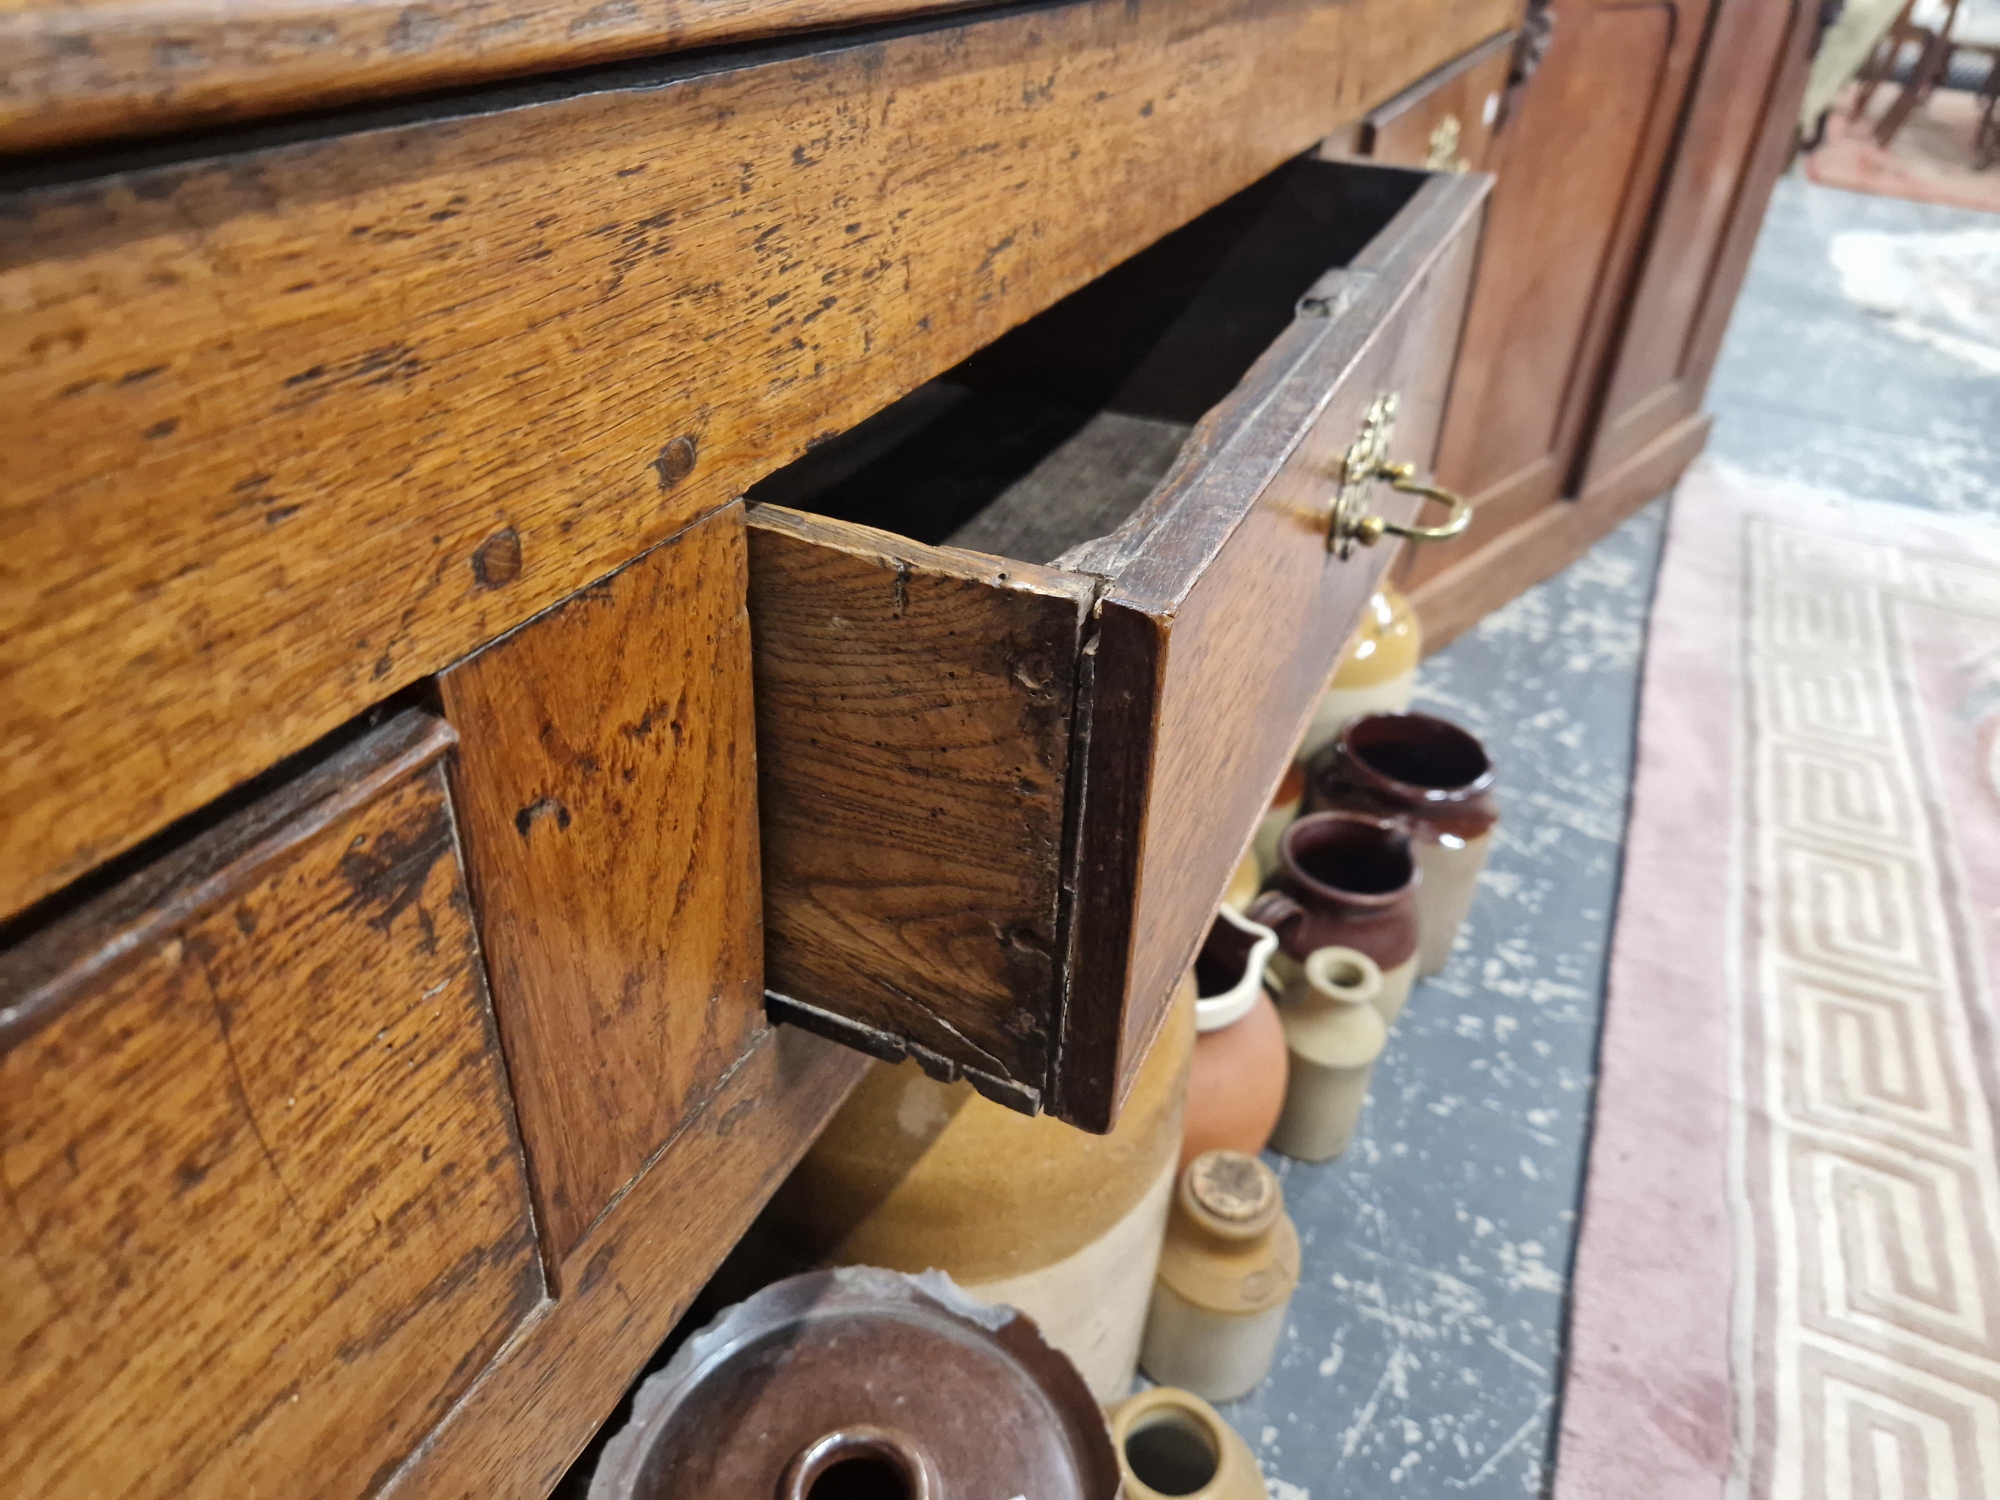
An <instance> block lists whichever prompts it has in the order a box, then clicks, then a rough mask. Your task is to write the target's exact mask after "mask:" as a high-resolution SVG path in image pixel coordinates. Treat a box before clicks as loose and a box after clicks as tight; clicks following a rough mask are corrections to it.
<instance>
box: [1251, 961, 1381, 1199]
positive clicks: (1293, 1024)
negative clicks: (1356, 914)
mask: <svg viewBox="0 0 2000 1500" xmlns="http://www.w3.org/2000/svg"><path fill="white" fill-rule="evenodd" d="M1381 995H1382V971H1381V970H1380V969H1379V968H1377V967H1376V966H1375V960H1374V959H1372V958H1370V957H1369V956H1368V955H1367V954H1365V953H1360V952H1357V951H1356V950H1354V949H1353V948H1322V949H1320V950H1319V951H1318V952H1317V953H1315V954H1313V955H1312V957H1310V958H1308V959H1307V960H1306V963H1305V973H1303V974H1301V975H1300V976H1299V979H1298V981H1297V983H1295V984H1293V985H1291V986H1290V987H1289V988H1288V989H1287V990H1286V991H1285V998H1284V1002H1283V1004H1282V1005H1280V1007H1279V1014H1280V1016H1281V1017H1282V1018H1283V1020H1284V1023H1285V1050H1286V1052H1287V1053H1288V1054H1289V1056H1288V1059H1287V1062H1288V1073H1287V1078H1288V1082H1287V1084H1286V1088H1285V1108H1284V1112H1283V1113H1282V1114H1280V1115H1279V1116H1278V1126H1277V1129H1276V1131H1274V1132H1273V1134H1272V1136H1271V1144H1272V1145H1273V1146H1274V1147H1276V1148H1277V1149H1278V1150H1280V1151H1282V1152H1284V1153H1285V1155H1287V1156H1292V1157H1297V1158H1298V1159H1299V1160H1300V1161H1330V1160H1332V1159H1333V1158H1334V1157H1336V1156H1338V1155H1340V1154H1341V1153H1342V1152H1343V1151H1345V1150H1346V1149H1347V1148H1348V1146H1349V1144H1350V1143H1352V1141H1353V1140H1354V1127H1355V1125H1356V1123H1357V1122H1359V1120H1360V1119H1361V1105H1362V1103H1363V1101H1364V1100H1366V1099H1367V1097H1368V1078H1369V1075H1370V1074H1371V1073H1372V1072H1373V1071H1374V1069H1375V1059H1377V1058H1378V1057H1380V1056H1381V1055H1382V1048H1383V1046H1384V1045H1385V1044H1386V1043H1387V1042H1388V1040H1389V1028H1388V1026H1387V1024H1386V1023H1385V1022H1384V1020H1383V1017H1382V1014H1381V1012H1380V1011H1378V1010H1377V1009H1376V1008H1375V1007H1376V1004H1377V1002H1378V1001H1379V1000H1380V999H1381Z"/></svg>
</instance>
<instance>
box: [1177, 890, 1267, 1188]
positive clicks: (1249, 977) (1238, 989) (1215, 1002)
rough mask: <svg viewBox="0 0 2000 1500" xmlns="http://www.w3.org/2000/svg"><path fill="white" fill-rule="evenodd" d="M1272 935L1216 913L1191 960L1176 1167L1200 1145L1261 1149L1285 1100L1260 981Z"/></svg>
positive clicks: (1200, 1149)
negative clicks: (1188, 1052) (1190, 1041)
mask: <svg viewBox="0 0 2000 1500" xmlns="http://www.w3.org/2000/svg"><path fill="white" fill-rule="evenodd" d="M1277 951H1278V935H1277V934H1276V933H1275V932H1273V931H1271V929H1270V928H1268V927H1260V926H1258V925H1257V924H1256V923H1255V922H1252V921H1249V920H1248V919H1246V918H1244V917H1240V916H1238V915H1237V914H1236V913H1235V912H1234V911H1231V910H1230V909H1229V908H1228V907H1226V906H1225V907H1223V908H1222V910H1221V911H1219V912H1217V913H1216V917H1215V921H1214V923H1213V924H1212V925H1211V926H1210V928H1209V930H1208V937H1207V939H1206V940H1205V941H1204V942H1203V943H1202V945H1201V952H1200V953H1199V954H1198V955H1197V956H1196V958H1195V961H1194V978H1195V993H1196V995H1197V996H1199V998H1198V999H1197V1000H1196V1001H1195V1008H1194V1014H1195V1031H1196V1036H1195V1042H1194V1060H1193V1061H1192V1063H1190V1064H1189V1067H1188V1091H1187V1111H1186V1115H1185V1117H1184V1120H1183V1123H1182V1126H1181V1154H1180V1160H1181V1164H1182V1165H1186V1164H1187V1163H1188V1162H1190V1161H1193V1160H1194V1159H1195V1158H1196V1157H1197V1156H1199V1155H1201V1154H1202V1152H1204V1151H1214V1150H1218V1149H1221V1148H1224V1147H1227V1148H1228V1149H1230V1150H1233V1151H1249V1152H1253V1153H1254V1152H1258V1151H1262V1150H1263V1149H1264V1147H1265V1146H1266V1144H1268V1143H1269V1141H1270V1139H1271V1127H1272V1126H1273V1125H1275V1124H1277V1123H1278V1111H1279V1110H1280V1109H1282V1108H1283V1107H1284V1103H1285V1030H1284V1027H1283V1026H1282V1025H1280V1024H1279V1021H1278V1008H1277V1007H1276V1006H1275V1005H1273V1004H1272V1003H1271V996H1270V994H1269V993H1268V992H1267V991H1266V989H1265V987H1264V973H1265V968H1266V966H1267V965H1268V964H1269V963H1270V961H1271V955H1272V954H1274V953H1276V952H1277Z"/></svg>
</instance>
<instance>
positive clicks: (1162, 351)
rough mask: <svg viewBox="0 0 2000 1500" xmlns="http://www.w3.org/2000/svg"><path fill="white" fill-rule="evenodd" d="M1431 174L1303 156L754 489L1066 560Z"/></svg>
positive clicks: (823, 511)
mask: <svg viewBox="0 0 2000 1500" xmlns="http://www.w3.org/2000/svg"><path fill="white" fill-rule="evenodd" d="M1426 180H1427V179H1426V177H1425V176H1424V174H1422V173H1418V172H1408V171H1398V170H1393V169H1383V168H1358V167H1355V166H1353V165H1351V164H1341V163H1332V162H1322V161H1313V160H1300V161H1294V162H1289V163H1287V164H1286V165H1285V166H1283V167H1281V168H1280V169H1279V170H1277V171H1276V172H1273V173H1271V174H1270V175H1269V176H1267V177H1265V178H1263V179H1261V180H1259V181H1258V182H1256V183H1253V184H1252V185H1251V186H1250V187H1248V188H1246V189H1244V190H1243V191H1242V192H1240V193H1238V194H1237V195H1236V196H1235V197H1233V198H1230V199H1228V200H1226V201H1225V202H1223V203H1221V204H1219V205H1218V206H1217V207H1215V208H1213V209H1211V210H1210V211H1209V212H1207V213H1205V214H1203V215H1202V216H1201V217H1200V218H1198V219H1195V220H1193V221H1192V222H1191V223H1189V224H1187V225H1185V226H1184V227H1182V228H1181V229H1179V230H1176V231H1175V232H1174V233H1172V234H1169V235H1168V236H1167V237H1166V238H1164V239H1162V240H1160V241H1158V242H1157V243H1155V244H1154V245H1152V246H1151V247H1150V248H1148V249H1146V250H1144V251H1142V252H1140V253H1139V254H1138V255H1136V256H1134V257H1133V258H1132V259H1130V260H1128V261H1126V262H1125V263H1124V264H1122V265H1120V266H1117V267H1115V268H1113V269H1112V270H1111V271H1109V272H1107V273H1106V274H1105V275H1103V276H1101V277H1099V278H1098V279H1097V280H1096V281H1093V282H1091V283H1090V284H1089V285H1087V286H1085V287H1083V288H1082V289H1081V290H1079V291H1077V292H1075V293H1073V294H1071V295H1070V296H1069V297H1066V298H1065V299H1063V300H1062V301H1061V302H1059V303H1057V304H1056V305H1055V306H1053V307H1051V308H1049V309H1048V310H1047V311H1046V312H1044V313H1042V314H1040V315H1039V316H1037V317H1035V318H1033V319H1030V320H1029V321H1028V322H1026V323H1024V324H1022V325H1021V326H1020V327H1018V328H1016V329H1015V330H1014V331H1013V332H1011V333H1009V334H1007V335H1006V336H1005V337H1003V338H1001V339H1000V340H999V341H998V342H996V343H993V344H990V345H988V346H987V347H986V348H985V349H983V350H981V351H980V352H979V353H977V354H975V355H973V356H972V357H971V358H970V359H967V360H965V361H964V362H963V363H962V364H960V365H958V366H957V367H956V368H954V369H952V370H950V371H948V372H946V373H945V374H944V375H942V376H940V377H939V378H937V379H936V380H933V381H930V382H928V383H927V384H925V385H923V386H920V387H919V388H918V389H917V390H915V391H913V392H911V393H910V394H909V395H908V396H906V397H904V398H903V399H902V400H900V401H898V402H896V403H894V404H893V405H891V406H889V407H887V408H886V409H885V410H883V411H881V412H879V413H878V414H877V415H875V416H874V417H872V418H871V419H869V420H868V421H866V422H863V423H862V424H861V425H860V426H858V427H855V428H852V429H850V430H849V431H847V432H845V433H843V434H841V435H840V436H839V437H837V438H834V439H832V440H831V441H828V442H825V443H823V444H821V445H820V446H818V447H816V448H814V449H813V450H812V451H811V452H810V453H808V454H806V455H805V456H804V457H803V458H801V459H799V460H798V461H797V462H795V463H793V464H791V465H790V466H788V467H786V468H784V469H781V470H779V471H778V472H776V473H774V474H772V475H771V476H770V477H769V478H767V479H765V480H764V481H762V482H761V483H760V484H758V485H757V486H756V487H755V488H753V489H752V490H751V491H750V495H749V498H750V499H751V500H753V501H757V502H761V503H768V504H774V505H782V506H785V507H787V508H788V509H792V510H799V511H808V512H811V513H813V514H815V515H820V516H825V517H828V518H830V519H834V520H840V521H849V522H853V523H855V524H858V525H864V526H871V527H875V528H878V529H880V530H883V531H890V532H895V533H897V534H898V535H900V536H904V537H908V538H910V539H911V540H913V541H918V542H925V543H930V544H936V545H944V546H951V547H964V548H969V549H971V550H973V551H977V552H985V553H990V554H993V555H995V556H1000V557H1010V558H1017V559H1020V560H1022V561H1025V562H1034V563H1053V562H1055V561H1056V560H1057V559H1058V558H1060V557H1061V556H1062V554H1064V553H1065V552H1067V551H1069V549H1070V548H1072V547H1074V546H1076V545H1077V544H1078V543H1081V542H1085V541H1089V540H1091V539H1093V538H1096V537H1100V536H1103V535H1105V534H1107V533H1109V532H1111V531H1114V530H1116V529H1117V527H1118V526H1119V525H1120V524H1121V523H1123V522H1124V521H1125V520H1126V518H1127V517H1129V516H1130V515H1131V514H1132V513H1133V511H1135V510H1136V509H1137V508H1138V507H1139V505H1140V503H1141V502H1142V501H1144V500H1145V499H1146V498H1147V497H1148V496H1149V495H1150V494H1152V492H1153V491H1154V489H1155V488H1156V487H1157V486H1158V485H1159V483H1160V481H1161V480H1163V479H1164V478H1165V477H1166V475H1167V473H1168V471H1169V470H1170V469H1171V468H1172V467H1173V464H1174V460H1175V459H1176V458H1177V457H1178V456H1179V454H1180V451H1181V448H1182V445H1183V444H1184V443H1185V441H1186V439H1187V437H1188V435H1189V433H1190V432H1192V431H1193V429H1194V426H1195V424H1196V423H1197V422H1198V421H1200V420H1201V418H1202V417H1203V416H1204V415H1205V414H1206V413H1208V412H1209V411H1210V410H1211V409H1212V408H1214V407H1215V406H1217V405H1218V404H1219V403H1220V402H1221V401H1222V400H1223V399H1224V398H1225V397H1226V396H1228V395H1229V393H1230V391H1231V390H1232V389H1233V388H1234V387H1235V386H1236V384H1237V382H1238V381H1240V380H1241V379H1242V377H1243V376H1244V374H1245V373H1246V372H1247V371H1248V370H1249V369H1250V367H1251V366H1252V365H1253V364H1255V363H1256V361H1257V359H1258V358H1259V357H1260V356H1261V355H1262V354H1263V353H1264V352H1265V351H1266V350H1267V349H1269V348H1270V347H1271V345H1272V344H1273V343H1275V342H1276V341H1277V339H1278V338H1279V336H1280V335H1281V334H1283V333H1284V331H1285V330H1286V328H1287V327H1289V326H1290V324H1291V322H1292V320H1293V318H1294V317H1295V316H1296V314H1297V312H1298V308H1299V305H1300V303H1301V301H1303V300H1304V299H1306V298H1307V297H1308V295H1309V294H1310V293H1311V292H1312V291H1313V288H1314V287H1315V286H1316V285H1317V284H1318V283H1319V282H1320V281H1321V280H1322V279H1323V278H1324V277H1325V276H1326V274H1327V273H1328V272H1329V271H1338V270H1340V269H1342V268H1345V267H1346V266H1347V265H1349V263H1350V262H1351V261H1352V260H1353V259H1354V258H1355V256H1356V255H1357V254H1359V253H1360V252H1361V251H1362V250H1363V249H1364V248H1365V247H1366V246H1367V245H1368V244H1369V243H1370V242H1371V241H1373V240H1374V239H1375V237H1376V236H1377V235H1378V234H1379V233H1380V232H1381V231H1382V229H1383V227H1384V226H1385V225H1387V224H1388V223H1389V222H1390V221H1391V220H1392V219H1393V218H1394V217H1395V216H1396V214H1397V213H1399V212H1400V211H1401V210H1402V209H1403V208H1404V207H1405V206H1406V205H1407V204H1408V203H1409V201H1410V200H1411V199H1412V198H1413V197H1414V196H1415V195H1416V193H1417V191H1418V190H1419V189H1420V188H1421V187H1422V186H1423V184H1424V182H1425V181H1426Z"/></svg>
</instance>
